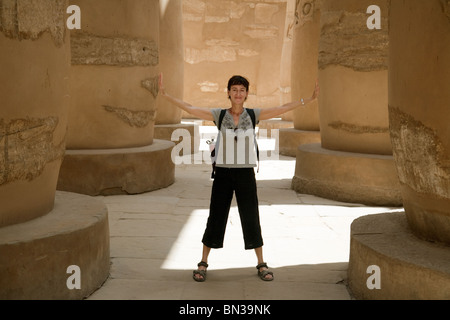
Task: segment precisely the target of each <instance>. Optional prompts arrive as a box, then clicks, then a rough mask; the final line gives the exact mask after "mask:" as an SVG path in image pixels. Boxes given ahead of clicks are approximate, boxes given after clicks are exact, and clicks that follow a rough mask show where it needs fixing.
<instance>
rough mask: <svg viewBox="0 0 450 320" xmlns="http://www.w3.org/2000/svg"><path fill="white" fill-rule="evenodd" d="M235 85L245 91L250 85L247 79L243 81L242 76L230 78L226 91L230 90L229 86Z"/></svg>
mask: <svg viewBox="0 0 450 320" xmlns="http://www.w3.org/2000/svg"><path fill="white" fill-rule="evenodd" d="M236 85H243V86H244V87H245V89H246V90H247V91H248V88H249V86H250V83H249V82H248V80H247V79H245V78H244V77H242V76H232V77H231V79H230V80H229V81H228V91H230V90H231V86H236Z"/></svg>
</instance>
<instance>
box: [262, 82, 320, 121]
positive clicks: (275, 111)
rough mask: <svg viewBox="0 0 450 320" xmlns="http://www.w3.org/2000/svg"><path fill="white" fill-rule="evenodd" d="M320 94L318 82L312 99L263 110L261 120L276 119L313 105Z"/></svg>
mask: <svg viewBox="0 0 450 320" xmlns="http://www.w3.org/2000/svg"><path fill="white" fill-rule="evenodd" d="M319 92H320V88H319V82H318V81H316V85H315V88H314V92H313V95H312V96H311V98H307V99H302V100H300V101H293V102H290V103H286V104H284V105H282V106H279V107H273V108H267V109H261V113H260V115H259V120H268V119H272V118H275V117H277V116H279V115H282V114H283V113H286V112H288V111H291V110H294V109H295V108H298V107H300V106H305V105H307V104H308V103H311V102H313V101H314V100H316V99H317V97H318V96H319Z"/></svg>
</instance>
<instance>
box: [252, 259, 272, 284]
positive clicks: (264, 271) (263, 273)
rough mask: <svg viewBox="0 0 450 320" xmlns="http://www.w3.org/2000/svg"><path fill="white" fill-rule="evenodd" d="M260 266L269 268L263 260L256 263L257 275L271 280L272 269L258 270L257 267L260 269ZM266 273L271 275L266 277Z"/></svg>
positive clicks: (262, 278) (265, 279)
mask: <svg viewBox="0 0 450 320" xmlns="http://www.w3.org/2000/svg"><path fill="white" fill-rule="evenodd" d="M261 268H267V269H269V267H268V266H267V263H265V262H263V263H260V264H258V265H257V266H256V269H258V276H259V277H260V278H261V280H264V281H272V280H273V278H274V276H273V272H272V271H269V270H263V271H259V269H261ZM267 275H271V276H272V278H269V279H267V278H266V276H267Z"/></svg>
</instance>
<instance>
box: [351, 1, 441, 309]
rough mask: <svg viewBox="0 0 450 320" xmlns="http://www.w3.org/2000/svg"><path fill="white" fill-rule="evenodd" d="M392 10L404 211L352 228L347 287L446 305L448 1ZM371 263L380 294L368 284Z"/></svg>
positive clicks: (362, 293)
mask: <svg viewBox="0 0 450 320" xmlns="http://www.w3.org/2000/svg"><path fill="white" fill-rule="evenodd" d="M390 6H391V7H390V31H389V42H390V45H389V60H390V61H389V118H390V120H389V122H390V136H391V140H392V148H393V154H394V157H395V164H396V167H397V171H398V176H399V180H400V188H401V194H402V198H403V206H404V209H405V210H404V211H405V212H400V213H398V214H395V215H394V214H392V213H385V214H380V215H375V216H367V217H363V218H359V219H358V220H356V221H355V222H353V224H352V232H351V233H352V236H351V246H350V261H349V270H348V278H349V287H350V289H351V291H352V292H353V294H354V296H355V297H356V298H357V299H410V300H412V299H420V300H424V299H427V300H432V299H442V300H448V299H449V298H450V263H449V261H450V250H449V244H450V167H449V164H450V130H449V123H450V114H449V111H450V109H449V106H450V90H449V89H450V87H449V84H450V60H449V57H450V2H448V1H440V0H430V1H426V2H425V1H420V0H408V1H391V5H390ZM428 240H429V241H428ZM370 265H376V266H377V267H378V268H379V269H378V273H379V274H381V277H380V279H379V282H380V288H378V289H372V290H370V289H369V288H368V286H367V284H366V281H367V279H368V276H369V274H368V273H367V268H368V266H370ZM369 282H370V281H369Z"/></svg>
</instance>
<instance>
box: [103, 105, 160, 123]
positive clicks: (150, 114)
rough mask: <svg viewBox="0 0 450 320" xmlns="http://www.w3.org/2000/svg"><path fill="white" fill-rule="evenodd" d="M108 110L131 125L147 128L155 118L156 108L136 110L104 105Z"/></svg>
mask: <svg viewBox="0 0 450 320" xmlns="http://www.w3.org/2000/svg"><path fill="white" fill-rule="evenodd" d="M103 108H105V110H106V111H107V112H111V113H114V114H115V115H117V116H118V117H119V118H120V119H121V120H123V121H124V122H125V123H127V124H128V125H129V126H131V127H136V128H145V127H146V126H148V124H149V123H150V121H152V120H154V119H155V113H156V111H155V110H151V111H134V110H129V109H126V108H119V107H112V106H103Z"/></svg>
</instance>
